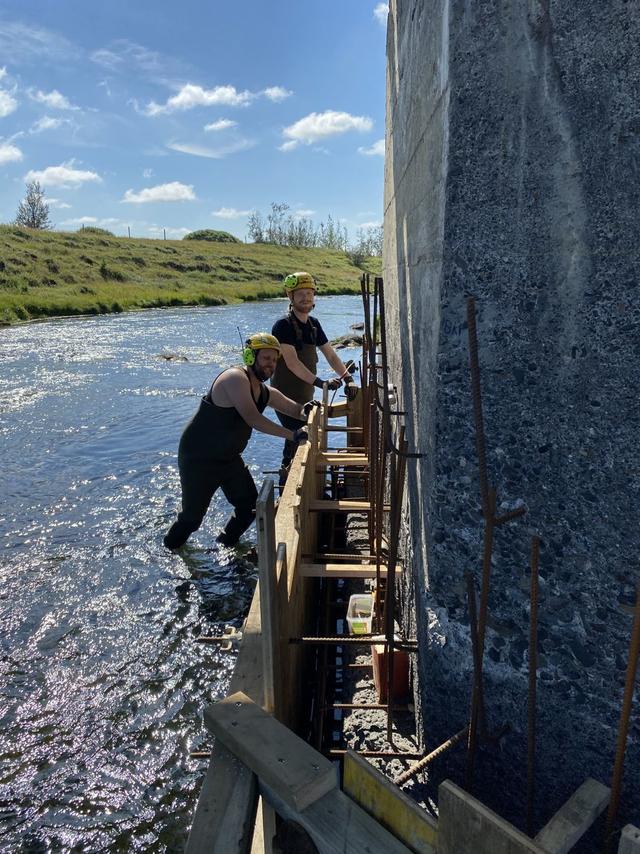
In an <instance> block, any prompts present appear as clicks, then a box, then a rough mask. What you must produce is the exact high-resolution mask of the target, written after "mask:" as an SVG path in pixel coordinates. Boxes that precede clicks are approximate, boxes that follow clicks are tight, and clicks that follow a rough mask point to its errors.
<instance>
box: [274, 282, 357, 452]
mask: <svg viewBox="0 0 640 854" xmlns="http://www.w3.org/2000/svg"><path fill="white" fill-rule="evenodd" d="M284 289H285V293H286V294H287V296H288V297H289V311H288V312H287V314H286V315H285V316H284V317H281V318H280V320H277V321H276V322H275V323H274V325H273V329H272V330H271V331H272V333H273V335H275V336H276V338H277V339H278V340H279V341H280V346H281V348H282V359H280V361H279V362H278V365H277V367H276V370H275V373H274V375H273V378H272V380H271V387H272V388H277V389H279V390H280V391H281V392H282V393H283V394H285V395H286V396H287V397H289V398H291V400H295V401H296V402H297V403H304V402H305V401H308V400H310V399H311V398H313V393H314V386H315V387H316V388H322V386H323V384H324V383H325V382H326V383H327V384H328V386H329V388H330V389H337V388H339V387H340V386H341V385H342V383H343V382H344V383H345V384H346V385H347V396H348V397H351V388H352V387H350V386H349V383H352V382H353V377H352V376H351V373H350V372H349V370H348V369H347V367H346V366H345V365H344V363H343V362H342V359H341V358H340V357H339V356H338V354H337V353H336V351H335V350H334V349H333V347H332V346H331V344H329V341H328V339H327V336H326V335H325V333H324V330H323V328H322V326H321V325H320V321H319V320H318V319H317V318H315V317H312V316H311V312H312V311H313V309H314V308H315V298H316V283H315V280H314V278H313V276H312V275H311V274H310V273H306V272H298V273H291V274H290V275H289V276H287V277H286V278H285V280H284ZM318 350H320V352H321V353H322V354H323V356H324V357H325V358H326V360H327V362H328V363H329V364H330V365H331V367H332V368H333V370H334V371H335V372H336V374H337V375H338V376H337V377H333V378H332V379H329V380H323V379H321V378H320V377H318V376H317V375H316V367H317V365H318ZM278 418H279V420H280V423H281V424H283V425H284V426H285V427H289V428H290V429H291V430H295V429H296V428H298V427H300V426H302V422H300V421H298V420H297V419H296V418H295V417H294V418H292V417H291V416H289V415H287V414H286V413H278ZM294 452H295V447H294V446H293V445H292V444H291V443H290V442H285V446H284V452H283V456H282V465H283V467H284V468H285V469H286V468H287V467H288V465H289V463H290V462H291V458H292V457H293V453H294Z"/></svg>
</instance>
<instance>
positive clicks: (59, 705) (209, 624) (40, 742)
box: [0, 296, 362, 852]
mask: <svg viewBox="0 0 640 854" xmlns="http://www.w3.org/2000/svg"><path fill="white" fill-rule="evenodd" d="M285 308H286V303H285V301H284V300H282V301H273V302H263V303H248V304H243V305H240V306H225V307H216V308H198V309H184V308H182V309H165V310H153V311H147V312H139V313H132V314H126V315H113V316H105V317H98V318H76V319H61V320H51V321H48V322H45V323H38V324H29V325H23V326H19V327H12V328H7V329H4V330H1V331H0V365H1V367H2V386H1V387H0V442H1V448H2V464H1V467H0V495H1V496H2V505H1V506H0V619H1V638H2V646H1V660H0V850H2V851H25V852H26V851H29V852H40V851H43V852H44V851H83V852H84V851H106V850H108V851H181V850H182V849H183V847H184V844H185V841H186V836H187V833H188V829H189V825H190V821H191V818H192V815H193V811H194V808H195V803H196V799H197V795H198V792H199V784H200V782H201V780H202V776H203V773H204V770H205V767H206V763H205V762H202V761H197V760H192V759H190V758H189V752H190V751H192V750H194V749H198V748H201V747H206V746H207V745H208V743H209V742H208V740H207V736H206V732H205V730H204V727H203V724H202V709H203V707H204V706H205V705H206V704H207V703H209V702H211V701H212V700H215V699H217V698H219V697H221V696H224V693H225V689H226V686H227V684H228V680H229V676H230V673H231V671H232V669H233V665H234V657H233V655H230V654H228V653H224V652H221V651H220V650H218V649H217V648H215V647H211V646H207V645H203V644H198V643H194V641H193V638H194V637H196V636H197V635H198V634H216V633H220V632H221V631H222V628H223V627H224V625H225V624H228V623H232V624H233V625H236V626H239V625H240V624H241V622H242V619H243V617H244V615H245V613H246V611H247V608H248V605H249V602H250V600H251V596H252V594H253V588H254V585H255V574H256V573H255V568H254V567H253V566H252V565H251V564H250V563H249V562H248V561H246V560H245V559H243V557H242V555H241V554H239V553H238V552H236V551H234V550H229V549H224V548H222V547H217V548H216V544H215V542H214V537H215V533H216V532H217V530H219V528H220V526H221V525H222V524H223V522H224V521H225V519H226V518H227V515H228V512H229V507H228V505H227V503H226V501H225V499H224V497H223V496H222V494H221V493H220V494H218V495H216V496H215V498H214V500H213V502H212V505H211V509H210V511H209V514H208V516H207V519H206V520H205V523H204V525H203V527H202V528H201V530H200V531H198V532H197V533H196V534H194V535H193V536H192V538H191V539H190V541H189V545H188V546H187V547H186V548H185V549H184V550H183V552H182V553H181V554H180V555H174V554H171V553H170V552H168V551H167V550H165V549H164V547H163V545H162V535H163V533H164V531H165V530H166V528H167V527H168V525H169V523H170V522H171V521H172V519H173V517H174V514H175V512H176V508H177V505H178V501H179V481H178V471H177V446H178V439H179V436H180V433H181V430H182V427H183V426H184V424H185V423H186V422H187V421H188V419H189V418H190V417H191V415H192V414H193V412H194V411H195V409H196V406H197V402H198V399H199V397H200V395H202V394H203V393H204V392H205V391H206V389H207V387H208V385H209V384H210V382H211V379H212V378H213V377H214V376H215V375H216V374H217V373H218V372H219V371H220V370H221V369H222V368H223V367H226V366H228V365H230V364H234V363H237V362H238V361H239V350H240V341H239V337H238V331H237V328H236V327H237V326H239V327H240V330H241V333H242V336H243V338H244V337H246V335H247V334H249V333H251V332H254V331H259V330H263V329H266V330H269V329H270V328H271V325H272V322H273V320H274V319H275V318H276V317H278V316H279V315H280V314H282V313H283V311H284V310H285ZM318 316H319V317H320V319H321V321H322V324H323V326H324V328H325V331H326V332H327V334H328V336H329V338H332V337H335V336H339V335H343V334H346V333H347V332H348V331H349V327H350V325H351V324H353V323H356V322H358V321H360V320H361V317H362V307H361V302H360V299H359V298H357V297H345V296H341V297H324V298H321V299H320V300H319V306H318ZM163 353H164V354H176V355H178V356H184V357H186V359H187V361H184V360H178V359H171V360H168V359H165V358H163V357H162V356H161V355H159V354H163ZM348 355H355V356H356V357H357V355H358V354H357V353H356V354H353V353H348ZM343 358H345V359H346V356H344V357H343ZM322 370H324V371H325V372H326V370H327V368H326V365H321V372H322ZM266 414H267V415H268V416H269V417H275V415H274V414H273V412H272V410H267V413H266ZM280 451H281V440H279V439H275V438H273V437H269V436H265V435H262V434H255V433H254V437H253V438H252V440H251V442H250V444H249V446H248V448H247V451H246V453H245V460H246V462H247V463H248V465H249V466H250V468H251V470H252V472H253V474H254V477H255V479H256V482H257V483H258V485H259V484H260V481H261V480H262V478H263V471H264V470H268V469H275V468H277V466H278V463H279V459H280ZM252 539H255V533H254V531H253V529H252V530H251V531H250V532H249V534H248V540H252Z"/></svg>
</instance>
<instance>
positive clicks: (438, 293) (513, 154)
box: [384, 0, 640, 851]
mask: <svg viewBox="0 0 640 854" xmlns="http://www.w3.org/2000/svg"><path fill="white" fill-rule="evenodd" d="M390 6H391V9H390V15H389V27H388V40H387V56H388V79H387V137H386V162H385V222H384V234H385V246H384V279H385V289H386V296H387V315H388V344H389V350H390V357H391V370H392V376H394V377H395V378H396V382H397V383H398V386H399V396H400V406H401V407H402V408H404V409H406V410H407V411H408V415H407V419H406V421H407V431H408V438H409V440H410V444H411V445H412V446H413V448H414V449H415V450H418V451H420V452H422V453H423V454H424V455H425V456H424V458H423V459H422V460H420V461H419V462H418V463H417V464H415V463H414V464H411V465H410V466H409V472H408V483H409V496H410V497H409V502H408V507H407V511H408V519H409V522H408V529H407V536H406V544H405V545H406V550H407V555H408V557H409V558H410V561H411V564H412V567H413V578H412V579H411V580H410V581H407V585H406V590H405V591H404V598H405V600H406V601H407V602H410V603H413V605H414V610H413V614H414V617H413V619H414V620H415V630H416V631H417V634H418V637H419V638H421V639H422V642H423V649H422V655H421V671H420V683H421V688H420V698H419V699H420V702H421V706H422V715H423V721H424V728H425V739H426V741H427V743H428V745H429V746H434V745H435V744H437V743H439V742H440V741H442V740H443V739H444V738H446V737H447V736H448V735H451V734H452V733H453V732H455V731H457V730H458V729H459V728H460V727H461V726H462V725H463V724H464V722H465V720H466V719H467V716H468V712H469V700H470V679H471V647H470V640H469V627H468V613H467V607H466V600H465V592H464V584H463V581H464V579H463V572H464V571H465V570H466V569H471V570H472V571H473V572H474V574H475V576H476V579H477V582H478V586H479V574H480V565H481V555H482V517H481V513H480V503H479V485H478V468H477V459H476V453H475V437H474V426H473V415H472V404H471V393H470V382H469V369H468V342H467V329H466V318H465V299H466V296H467V295H469V294H471V295H473V296H474V297H475V298H476V302H477V310H478V337H479V353H480V365H481V371H482V392H483V404H484V421H485V427H486V435H487V450H488V457H487V460H488V470H489V478H490V482H491V484H493V485H495V486H496V488H497V490H498V504H499V506H500V507H501V508H502V509H509V508H512V507H514V506H516V505H517V504H518V503H523V504H524V505H525V506H526V508H527V513H526V516H525V517H524V519H523V520H519V521H516V522H513V523H510V524H509V525H506V526H504V527H501V528H500V529H498V530H497V532H496V536H495V542H494V551H493V563H492V589H491V597H490V620H489V628H488V632H487V643H486V656H485V663H486V664H485V672H486V686H485V697H486V705H487V711H488V716H489V720H490V724H491V726H498V725H500V724H502V723H503V722H509V723H510V725H511V731H510V733H509V734H508V735H507V736H506V737H505V738H504V739H502V741H501V743H500V747H499V748H493V749H490V748H488V747H483V748H482V751H481V755H480V757H479V760H478V763H477V774H476V788H475V793H476V794H477V795H478V796H480V797H481V798H482V799H483V800H485V802H486V803H487V805H488V806H490V807H492V808H493V809H495V810H496V811H497V812H498V813H500V814H501V815H504V816H505V817H507V818H509V819H510V820H512V821H514V822H515V823H516V824H517V825H518V826H520V827H522V826H523V820H524V815H525V803H524V794H525V791H526V789H525V781H526V696H527V693H526V692H527V682H526V668H527V638H528V631H529V626H528V621H529V593H528V585H529V579H528V563H529V550H530V538H531V535H532V534H533V533H537V534H539V535H540V537H541V538H542V550H541V563H540V605H539V618H540V670H539V684H538V721H537V730H538V753H537V766H538V767H537V797H536V811H535V814H536V829H539V828H540V827H541V826H542V825H543V824H544V823H545V822H546V821H547V820H548V818H549V817H550V816H551V815H552V814H553V813H554V812H555V811H556V809H558V808H559V807H560V805H561V804H562V803H563V802H564V801H565V800H566V799H567V798H568V797H569V796H570V795H571V794H572V792H573V791H574V790H575V789H576V788H577V787H578V786H579V785H580V784H581V783H582V782H583V781H584V780H585V778H586V777H588V776H592V777H595V778H596V779H598V780H600V781H601V782H603V783H606V784H609V783H610V778H611V771H612V765H613V758H614V755H615V745H616V734H617V726H618V718H619V713H620V706H621V699H622V691H623V686H624V677H625V667H626V661H627V653H628V648H629V638H630V633H631V625H632V620H631V616H630V612H631V609H632V606H633V604H634V601H635V585H636V584H637V583H638V580H639V577H640V576H639V571H638V552H639V545H640V543H639V539H640V537H639V531H640V526H639V524H638V508H639V506H640V502H639V499H640V455H639V453H638V441H637V435H638V430H639V428H640V418H639V403H638V380H639V379H640V370H639V367H638V366H639V364H640V361H639V358H638V357H639V356H640V336H639V335H638V328H639V321H640V306H639V300H638V278H639V273H640V243H639V241H638V219H639V214H640V211H639V207H640V205H639V203H638V199H639V182H638V178H639V174H638V173H639V171H640V100H639V98H638V93H639V92H640V51H638V44H640V2H638V0H627V1H626V2H624V0H609V2H603V3H591V2H590V3H586V2H575V0H546V2H540V0H511V2H505V0H476V2H470V1H469V0H392V2H391V4H390ZM457 755H458V754H456V756H457ZM456 756H452V758H451V761H450V762H449V764H448V767H447V768H446V769H445V771H446V774H447V775H449V776H451V777H452V779H454V781H455V782H462V779H463V771H464V763H463V761H462V760H460V761H457V760H456ZM436 777H437V775H434V780H433V784H434V785H435V784H437V782H438V780H437V779H436ZM620 820H621V824H624V823H625V822H626V821H632V822H634V823H635V824H638V821H639V820H640V712H639V709H638V702H637V703H636V705H635V707H634V714H633V716H632V723H631V731H630V741H629V747H628V751H627V757H626V763H625V775H624V781H623V797H622V803H621V811H620ZM592 835H593V836H594V838H595V837H596V836H597V835H598V834H597V833H594V834H592ZM594 846H596V847H597V843H596V842H594V841H588V840H587V841H585V842H583V843H581V846H578V848H576V849H575V850H577V851H579V850H583V851H590V850H595V849H594Z"/></svg>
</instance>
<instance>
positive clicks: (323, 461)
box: [318, 451, 369, 466]
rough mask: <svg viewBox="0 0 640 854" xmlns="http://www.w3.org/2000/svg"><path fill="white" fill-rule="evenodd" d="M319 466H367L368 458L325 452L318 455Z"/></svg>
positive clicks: (361, 455)
mask: <svg viewBox="0 0 640 854" xmlns="http://www.w3.org/2000/svg"><path fill="white" fill-rule="evenodd" d="M318 462H319V464H320V465H328V466H368V465H369V457H368V456H367V455H366V454H353V453H350V454H346V453H345V454H341V453H340V452H339V451H338V452H333V451H325V452H324V453H321V454H318Z"/></svg>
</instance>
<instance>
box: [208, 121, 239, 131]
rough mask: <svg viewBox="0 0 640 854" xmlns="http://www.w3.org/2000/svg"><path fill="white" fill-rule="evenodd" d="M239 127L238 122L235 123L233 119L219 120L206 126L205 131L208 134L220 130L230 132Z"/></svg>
mask: <svg viewBox="0 0 640 854" xmlns="http://www.w3.org/2000/svg"><path fill="white" fill-rule="evenodd" d="M235 127H238V122H234V121H233V119H218V121H216V122H211V124H208V125H205V126H204V129H205V130H206V131H207V132H210V131H219V130H228V129H229V128H235Z"/></svg>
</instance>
